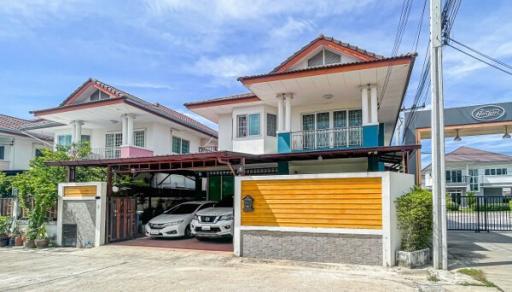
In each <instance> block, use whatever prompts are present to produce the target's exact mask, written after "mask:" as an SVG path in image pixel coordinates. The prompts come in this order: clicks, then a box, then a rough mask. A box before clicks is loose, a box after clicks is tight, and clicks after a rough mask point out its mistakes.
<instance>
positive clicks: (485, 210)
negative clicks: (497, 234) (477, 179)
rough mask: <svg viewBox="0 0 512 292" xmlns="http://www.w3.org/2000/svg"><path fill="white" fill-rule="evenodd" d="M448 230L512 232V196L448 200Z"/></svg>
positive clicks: (459, 197)
mask: <svg viewBox="0 0 512 292" xmlns="http://www.w3.org/2000/svg"><path fill="white" fill-rule="evenodd" d="M446 205H447V206H446V207H447V210H446V211H447V212H446V214H447V225H448V230H469V231H476V232H480V231H487V232H489V231H512V210H511V209H512V196H474V195H473V196H471V195H469V196H461V195H454V196H452V197H448V198H447V204H446Z"/></svg>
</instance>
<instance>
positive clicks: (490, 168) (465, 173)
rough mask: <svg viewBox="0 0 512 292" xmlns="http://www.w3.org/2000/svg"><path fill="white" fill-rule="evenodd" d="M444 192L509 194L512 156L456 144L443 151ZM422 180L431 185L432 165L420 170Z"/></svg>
mask: <svg viewBox="0 0 512 292" xmlns="http://www.w3.org/2000/svg"><path fill="white" fill-rule="evenodd" d="M445 161H446V193H447V194H449V195H451V196H452V197H455V196H461V195H465V194H466V193H467V192H474V193H475V194H476V195H479V196H502V195H510V193H511V189H512V156H509V155H505V154H500V153H494V152H490V151H485V150H481V149H476V148H471V147H467V146H463V147H459V148H457V149H455V150H454V151H452V152H450V153H448V154H446V156H445ZM422 174H423V177H424V179H423V183H424V186H425V187H427V188H431V187H432V166H431V165H430V164H429V165H428V166H426V167H425V168H424V169H423V170H422Z"/></svg>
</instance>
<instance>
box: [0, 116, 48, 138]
mask: <svg viewBox="0 0 512 292" xmlns="http://www.w3.org/2000/svg"><path fill="white" fill-rule="evenodd" d="M42 122H46V120H42V119H37V120H26V119H21V118H16V117H13V116H8V115H4V114H0V132H2V131H3V132H8V133H12V134H14V135H21V136H28V135H27V134H26V133H24V132H23V131H24V130H25V127H29V126H31V125H34V124H38V123H42ZM30 135H32V136H35V137H37V138H39V139H42V140H45V141H53V138H52V137H49V136H46V135H41V134H34V133H30ZM28 137H29V136H28Z"/></svg>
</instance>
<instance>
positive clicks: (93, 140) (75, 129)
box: [24, 79, 217, 159]
mask: <svg viewBox="0 0 512 292" xmlns="http://www.w3.org/2000/svg"><path fill="white" fill-rule="evenodd" d="M32 113H33V114H34V115H35V116H36V117H38V118H41V119H44V121H41V122H40V123H35V124H32V125H29V126H27V127H25V128H24V129H25V130H30V131H31V132H36V133H38V132H40V133H51V134H52V135H53V136H54V139H55V145H61V146H70V145H72V144H77V143H80V142H89V143H90V146H91V148H92V154H91V157H89V158H90V159H115V158H133V157H147V156H154V155H167V154H186V153H195V152H200V151H210V150H212V149H213V150H215V148H216V144H217V132H216V131H214V130H212V129H210V128H209V127H207V126H205V125H203V124H201V123H199V122H198V121H196V120H194V119H192V118H190V117H188V116H186V115H184V114H181V113H179V112H177V111H174V110H172V109H170V108H167V107H165V106H163V105H161V104H158V103H157V104H153V103H149V102H146V101H144V100H142V99H140V98H138V97H135V96H133V95H131V94H129V93H126V92H124V91H122V90H120V89H117V88H114V87H113V86H110V85H108V84H105V83H103V82H101V81H99V80H95V79H89V80H87V81H86V82H85V83H84V84H82V85H81V86H80V87H78V88H77V89H76V90H75V91H74V92H73V93H72V94H71V95H70V96H69V97H67V98H66V99H65V100H64V101H63V102H62V103H61V104H60V105H59V106H57V107H54V108H50V109H43V110H36V111H33V112H32Z"/></svg>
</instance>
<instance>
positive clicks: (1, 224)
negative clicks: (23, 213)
mask: <svg viewBox="0 0 512 292" xmlns="http://www.w3.org/2000/svg"><path fill="white" fill-rule="evenodd" d="M10 226H11V218H10V217H8V216H0V237H4V236H7V235H8V234H9V228H10Z"/></svg>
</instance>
